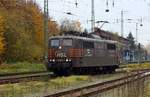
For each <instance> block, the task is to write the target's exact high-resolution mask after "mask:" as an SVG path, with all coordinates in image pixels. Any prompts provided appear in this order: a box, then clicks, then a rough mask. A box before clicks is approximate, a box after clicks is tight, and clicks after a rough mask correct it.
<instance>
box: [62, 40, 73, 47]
mask: <svg viewBox="0 0 150 97" xmlns="http://www.w3.org/2000/svg"><path fill="white" fill-rule="evenodd" d="M62 45H63V46H72V39H63V42H62Z"/></svg>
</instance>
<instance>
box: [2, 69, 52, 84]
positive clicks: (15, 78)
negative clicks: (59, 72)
mask: <svg viewBox="0 0 150 97" xmlns="http://www.w3.org/2000/svg"><path fill="white" fill-rule="evenodd" d="M48 75H50V76H52V75H53V74H52V73H51V72H45V71H44V72H33V73H31V72H29V73H21V74H19V73H17V74H16V75H15V74H11V75H8V76H6V75H4V76H0V85H2V84H9V83H18V82H25V81H31V80H32V81H34V80H39V79H40V78H41V77H45V76H48Z"/></svg>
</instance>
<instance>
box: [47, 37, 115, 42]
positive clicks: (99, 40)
mask: <svg viewBox="0 0 150 97" xmlns="http://www.w3.org/2000/svg"><path fill="white" fill-rule="evenodd" d="M54 38H73V39H82V40H86V41H97V42H107V43H118V42H117V41H113V40H102V39H98V38H97V39H96V38H87V37H81V36H71V35H64V36H52V37H50V38H49V39H54Z"/></svg>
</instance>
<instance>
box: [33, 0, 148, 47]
mask: <svg viewBox="0 0 150 97" xmlns="http://www.w3.org/2000/svg"><path fill="white" fill-rule="evenodd" d="M36 2H37V3H38V4H39V6H40V7H41V9H42V10H43V8H44V4H43V3H44V0H36ZM76 2H77V3H78V5H77V6H76V5H75V3H76ZM107 2H108V5H107ZM113 2H114V6H113ZM94 4H95V21H108V22H109V23H105V24H104V26H103V27H102V29H103V30H107V31H111V32H114V33H116V32H117V33H118V34H119V35H121V11H123V18H124V31H123V36H124V37H127V35H128V34H129V32H132V34H133V36H134V37H135V33H136V23H137V24H138V26H137V28H138V42H140V43H142V44H144V45H147V44H150V0H94ZM106 9H109V12H106V11H105V10H106ZM66 12H71V13H72V14H73V15H67V14H66ZM49 16H50V17H52V19H53V20H54V21H57V22H58V23H61V21H62V20H63V19H65V18H67V19H70V20H79V21H80V22H81V24H82V27H83V29H85V28H86V29H88V30H89V31H90V30H91V22H90V20H91V0H49ZM128 19H132V20H128ZM140 24H142V25H143V26H140ZM99 25H102V24H99ZM95 26H96V27H97V26H98V25H97V24H95Z"/></svg>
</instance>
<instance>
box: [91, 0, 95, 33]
mask: <svg viewBox="0 0 150 97" xmlns="http://www.w3.org/2000/svg"><path fill="white" fill-rule="evenodd" d="M94 28H95V11H94V0H91V30H92V32H94Z"/></svg>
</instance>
